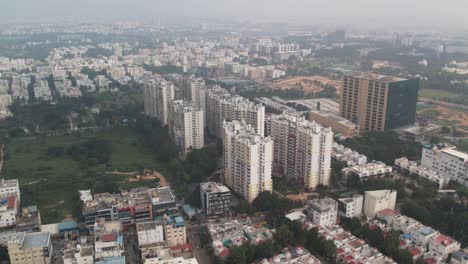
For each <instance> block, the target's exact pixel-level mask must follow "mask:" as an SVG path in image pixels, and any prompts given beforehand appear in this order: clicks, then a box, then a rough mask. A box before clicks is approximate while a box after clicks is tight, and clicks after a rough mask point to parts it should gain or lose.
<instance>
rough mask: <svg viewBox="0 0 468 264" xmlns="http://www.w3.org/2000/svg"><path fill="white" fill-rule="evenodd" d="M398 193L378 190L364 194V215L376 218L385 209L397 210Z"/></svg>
mask: <svg viewBox="0 0 468 264" xmlns="http://www.w3.org/2000/svg"><path fill="white" fill-rule="evenodd" d="M396 197H397V192H396V191H395V190H378V191H366V192H364V214H365V215H366V216H367V217H368V218H374V217H375V215H376V214H377V212H379V211H382V210H384V209H387V208H389V209H392V210H395V204H396Z"/></svg>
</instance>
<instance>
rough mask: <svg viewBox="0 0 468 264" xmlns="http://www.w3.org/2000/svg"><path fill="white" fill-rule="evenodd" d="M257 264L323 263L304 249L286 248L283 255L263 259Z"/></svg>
mask: <svg viewBox="0 0 468 264" xmlns="http://www.w3.org/2000/svg"><path fill="white" fill-rule="evenodd" d="M256 263H257V264H277V263H282V264H302V263H304V264H306V263H307V264H320V263H322V262H321V261H320V260H319V259H318V258H316V257H314V256H313V255H312V254H310V252H309V251H307V250H306V249H305V248H303V247H296V248H293V249H288V248H285V249H284V250H283V252H282V253H281V254H277V255H274V256H273V257H271V258H269V259H262V260H260V261H258V262H256Z"/></svg>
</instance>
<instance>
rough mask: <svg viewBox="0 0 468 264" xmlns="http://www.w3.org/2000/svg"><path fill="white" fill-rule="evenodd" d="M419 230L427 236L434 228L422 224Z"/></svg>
mask: <svg viewBox="0 0 468 264" xmlns="http://www.w3.org/2000/svg"><path fill="white" fill-rule="evenodd" d="M419 232H420V233H421V234H423V235H425V236H427V235H430V234H432V233H434V230H432V228H430V227H427V226H423V227H421V228H419Z"/></svg>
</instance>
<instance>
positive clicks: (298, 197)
mask: <svg viewBox="0 0 468 264" xmlns="http://www.w3.org/2000/svg"><path fill="white" fill-rule="evenodd" d="M311 196H318V194H317V193H308V192H303V193H300V194H288V195H286V198H288V199H290V200H293V201H305V200H308V199H309V198H310V197H311Z"/></svg>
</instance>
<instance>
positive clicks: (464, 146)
mask: <svg viewBox="0 0 468 264" xmlns="http://www.w3.org/2000/svg"><path fill="white" fill-rule="evenodd" d="M457 149H458V150H460V151H463V152H468V139H462V140H460V141H458V143H457Z"/></svg>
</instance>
